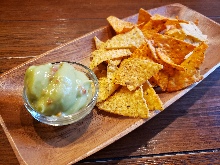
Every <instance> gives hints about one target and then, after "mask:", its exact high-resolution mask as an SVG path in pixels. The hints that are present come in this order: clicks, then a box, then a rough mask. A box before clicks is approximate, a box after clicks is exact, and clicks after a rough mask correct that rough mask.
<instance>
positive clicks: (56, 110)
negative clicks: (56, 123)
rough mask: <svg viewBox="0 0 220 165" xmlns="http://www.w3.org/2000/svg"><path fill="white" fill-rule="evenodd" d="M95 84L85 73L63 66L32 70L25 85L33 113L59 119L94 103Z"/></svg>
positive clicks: (29, 69)
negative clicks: (92, 88)
mask: <svg viewBox="0 0 220 165" xmlns="http://www.w3.org/2000/svg"><path fill="white" fill-rule="evenodd" d="M91 83H92V81H91V80H89V79H88V77H87V76H86V75H85V74H84V73H83V72H80V71H78V70H76V69H75V68H74V67H73V66H72V65H71V64H69V63H67V62H62V63H60V64H51V63H48V64H44V65H40V66H31V67H29V68H28V69H27V71H26V73H25V82H24V85H25V87H26V94H27V98H28V101H29V103H30V104H31V106H32V108H33V109H35V110H36V111H38V112H39V113H41V114H44V115H46V116H52V115H57V116H59V115H69V114H72V113H74V112H76V111H78V110H79V109H81V108H82V107H83V106H85V105H86V104H87V103H88V102H89V101H90V98H91V95H92V92H91Z"/></svg>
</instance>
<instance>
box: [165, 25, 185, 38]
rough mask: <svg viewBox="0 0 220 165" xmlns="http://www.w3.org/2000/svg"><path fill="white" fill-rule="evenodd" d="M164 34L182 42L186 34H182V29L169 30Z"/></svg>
mask: <svg viewBox="0 0 220 165" xmlns="http://www.w3.org/2000/svg"><path fill="white" fill-rule="evenodd" d="M164 34H165V35H168V36H170V37H173V38H176V39H179V40H182V41H184V40H185V39H186V34H185V33H184V32H183V30H182V29H176V28H174V29H170V30H168V31H166V32H165V33H164Z"/></svg>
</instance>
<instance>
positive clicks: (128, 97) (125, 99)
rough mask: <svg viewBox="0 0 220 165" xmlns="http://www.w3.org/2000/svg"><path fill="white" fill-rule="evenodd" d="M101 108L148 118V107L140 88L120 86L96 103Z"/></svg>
mask: <svg viewBox="0 0 220 165" xmlns="http://www.w3.org/2000/svg"><path fill="white" fill-rule="evenodd" d="M97 107H98V108H99V109H101V110H104V111H107V112H110V113H114V114H118V115H123V116H129V117H140V118H148V116H149V109H148V107H147V105H146V103H145V99H144V98H143V91H142V88H141V87H140V88H138V89H137V90H134V91H130V90H128V89H127V88H126V87H122V88H121V89H120V90H118V91H116V92H115V93H114V95H112V96H111V97H109V98H108V99H107V100H106V101H104V102H100V103H97Z"/></svg>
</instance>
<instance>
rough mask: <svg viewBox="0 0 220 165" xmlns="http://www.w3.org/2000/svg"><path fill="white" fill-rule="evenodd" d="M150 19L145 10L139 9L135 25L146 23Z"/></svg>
mask: <svg viewBox="0 0 220 165" xmlns="http://www.w3.org/2000/svg"><path fill="white" fill-rule="evenodd" d="M150 17H151V14H150V13H148V11H147V10H144V9H143V8H140V10H139V13H138V21H137V24H141V23H147V22H148V21H150Z"/></svg>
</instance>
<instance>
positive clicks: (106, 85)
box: [97, 77, 119, 102]
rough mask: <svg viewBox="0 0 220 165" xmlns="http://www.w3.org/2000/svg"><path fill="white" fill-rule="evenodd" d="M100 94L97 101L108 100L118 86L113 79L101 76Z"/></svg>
mask: <svg viewBox="0 0 220 165" xmlns="http://www.w3.org/2000/svg"><path fill="white" fill-rule="evenodd" d="M98 81H99V95H98V99H97V102H102V101H104V100H106V99H107V98H108V97H109V96H110V95H111V94H112V93H113V92H114V91H115V90H116V89H117V88H118V87H119V85H118V84H114V83H113V81H112V80H110V79H109V78H107V77H101V78H100V79H99V80H98Z"/></svg>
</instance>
